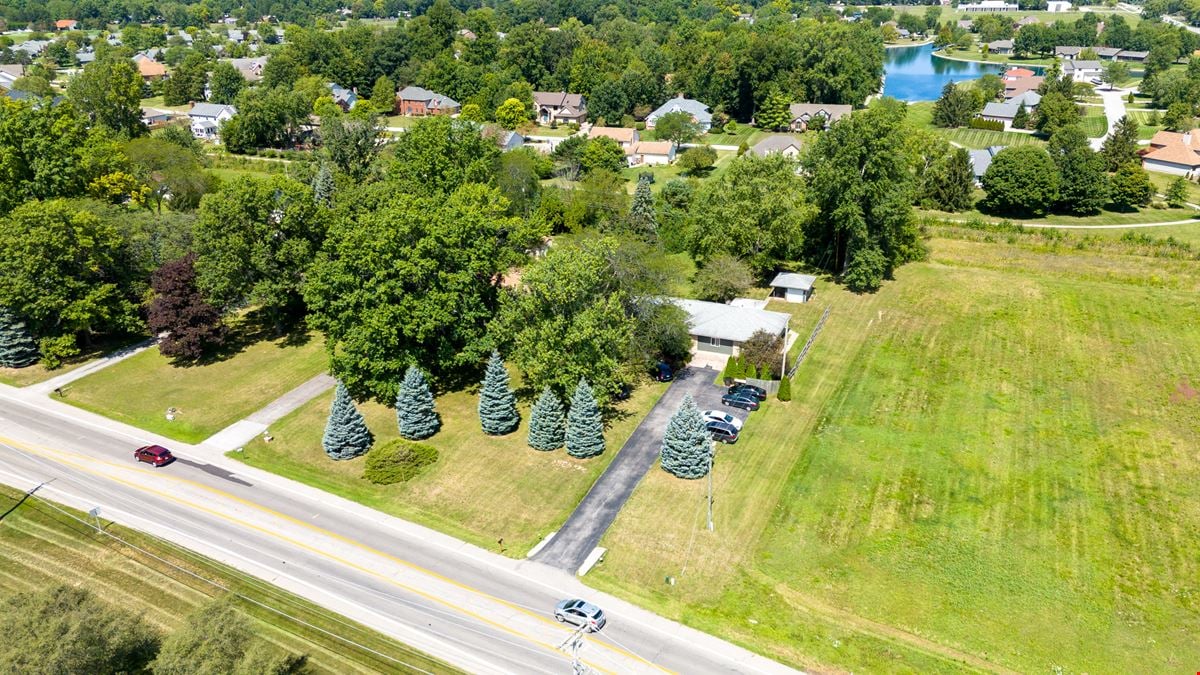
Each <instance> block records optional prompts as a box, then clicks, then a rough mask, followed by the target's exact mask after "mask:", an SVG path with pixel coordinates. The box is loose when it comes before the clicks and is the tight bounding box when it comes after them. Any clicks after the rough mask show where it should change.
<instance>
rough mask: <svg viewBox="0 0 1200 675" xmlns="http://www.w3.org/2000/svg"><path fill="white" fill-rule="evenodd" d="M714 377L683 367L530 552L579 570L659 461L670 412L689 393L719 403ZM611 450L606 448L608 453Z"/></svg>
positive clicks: (704, 405) (703, 404) (706, 404)
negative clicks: (575, 503) (563, 519)
mask: <svg viewBox="0 0 1200 675" xmlns="http://www.w3.org/2000/svg"><path fill="white" fill-rule="evenodd" d="M716 376H717V371H715V370H713V369H712V368H699V369H698V368H688V369H685V370H683V371H680V372H679V373H676V377H675V381H674V382H672V383H671V387H670V388H669V389H667V392H666V393H665V394H663V397H662V398H661V399H659V401H658V403H657V404H656V405H655V406H654V408H652V409H651V410H650V413H649V414H647V415H646V418H645V419H644V420H642V423H641V424H640V425H638V428H637V429H635V430H634V432H633V435H632V436H630V437H629V440H628V441H626V442H625V445H624V447H622V448H620V453H619V454H617V457H616V459H614V460H613V461H612V464H610V465H609V466H608V469H607V470H606V471H605V472H604V475H602V476H600V478H599V479H598V480H597V481H596V483H595V485H593V486H592V489H591V490H590V491H589V492H588V493H587V496H586V497H584V498H583V501H581V502H579V506H577V507H576V508H575V511H574V512H573V513H571V516H570V517H569V518H567V522H566V523H564V524H563V526H562V527H561V528H559V530H558V533H557V534H555V535H554V538H553V539H551V540H550V543H549V544H547V545H546V547H545V548H543V549H542V550H540V551H538V552H537V554H536V555H534V556H533V559H534V560H536V561H538V562H542V563H545V564H547V565H550V566H552V567H557V568H559V569H561V570H564V571H567V572H571V573H574V572H575V571H576V570H578V569H579V567H580V565H582V564H583V562H584V559H586V558H587V556H588V554H589V553H591V552H592V549H594V548H595V547H596V545H597V544H598V543H600V538H601V537H602V536H604V533H605V531H607V530H608V528H609V526H610V525H612V523H613V521H614V520H616V518H617V514H618V513H620V511H621V507H622V506H624V505H625V502H626V501H627V500H628V499H629V496H630V495H632V494H633V490H634V488H636V487H637V484H638V483H639V482H641V480H642V477H643V476H645V475H646V472H647V471H649V470H650V469H651V467H653V466H654V464H655V462H656V461H658V453H659V450H660V449H661V448H662V438H663V431H664V430H665V429H666V428H667V422H669V421H670V419H671V415H673V414H675V411H676V410H678V409H679V403H680V401H682V400H683V397H684V395H685V394H691V395H692V398H694V399H695V400H696V405H697V406H699V407H700V409H701V410H707V409H710V408H719V407H721V406H720V404H721V393H722V392H721V389H720V388H718V387H716V386H714V385H713V380H714V379H715V378H716ZM616 450H617V449H616V448H609V449H608V452H615V451H616Z"/></svg>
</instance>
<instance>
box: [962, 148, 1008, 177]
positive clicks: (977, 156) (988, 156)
mask: <svg viewBox="0 0 1200 675" xmlns="http://www.w3.org/2000/svg"><path fill="white" fill-rule="evenodd" d="M1004 148H1005V146H1003V145H993V146H991V147H987V148H984V149H983V150H968V151H967V156H968V157H970V158H971V171H973V172H974V173H975V184H976V185H979V184H981V183H983V174H984V173H986V172H987V170H988V167H989V166H991V165H992V158H993V157H995V156H996V153H998V152H1000V151H1001V150H1003V149H1004Z"/></svg>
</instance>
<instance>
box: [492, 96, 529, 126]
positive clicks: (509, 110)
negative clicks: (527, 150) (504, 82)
mask: <svg viewBox="0 0 1200 675" xmlns="http://www.w3.org/2000/svg"><path fill="white" fill-rule="evenodd" d="M527 119H528V113H527V112H526V110H525V104H524V103H522V102H520V101H518V100H517V99H515V98H509V99H505V101H504V103H501V104H500V106H499V107H498V108H496V123H497V124H499V125H500V126H502V127H504V128H505V129H516V128H517V127H519V126H521V125H522V124H524V123H525V121H526V120H527Z"/></svg>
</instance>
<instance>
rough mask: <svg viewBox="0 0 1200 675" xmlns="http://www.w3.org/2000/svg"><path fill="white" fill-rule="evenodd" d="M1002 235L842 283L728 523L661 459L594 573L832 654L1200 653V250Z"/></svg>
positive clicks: (747, 469)
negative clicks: (1189, 253) (857, 283)
mask: <svg viewBox="0 0 1200 675" xmlns="http://www.w3.org/2000/svg"><path fill="white" fill-rule="evenodd" d="M1038 237H1039V238H1040V235H1038ZM995 238H996V239H998V240H999V241H998V242H988V241H985V240H983V239H982V238H981V239H980V240H975V241H972V240H967V239H935V240H933V241H932V242H931V255H930V259H929V261H928V262H923V263H915V264H910V265H907V266H905V267H903V268H901V269H900V270H898V271H897V273H896V277H897V278H896V280H895V281H892V282H888V283H887V284H886V285H885V286H884V288H883V289H882V290H881V291H879V292H878V293H876V294H873V295H854V294H850V293H847V292H845V291H842V290H839V289H838V288H837V287H835V286H832V285H831V284H828V283H821V284H819V285H818V288H817V296H816V300H819V301H820V302H828V303H830V304H832V306H833V310H832V313H831V315H830V319H829V320H828V322H827V323H826V326H825V329H824V331H823V332H822V334H821V337H820V338H819V339H818V342H817V346H816V347H815V348H814V350H813V351H812V352H811V353H810V357H809V360H808V361H806V362H805V363H804V365H803V366H802V367H801V368H800V371H799V372H798V373H797V376H796V378H795V382H794V384H795V386H794V387H793V392H794V394H795V400H794V401H793V402H791V403H789V404H783V403H780V402H778V401H774V400H772V401H769V402H767V404H766V405H765V406H764V409H763V410H762V411H760V412H757V413H754V414H752V415H751V419H750V420H749V421H748V423H747V425H746V429H745V431H744V432H743V435H742V439H741V441H740V442H739V443H738V444H737V445H735V446H729V447H722V448H721V449H720V450H718V456H717V460H716V473H715V480H714V490H715V494H716V514H715V517H716V528H715V533H709V532H707V530H706V529H705V527H704V490H705V485H704V484H703V483H704V481H694V482H688V481H680V480H677V479H674V478H671V477H670V476H668V475H667V474H665V473H663V472H661V471H657V470H654V471H651V474H650V475H649V476H648V477H647V478H646V479H645V480H644V481H643V482H642V483H641V484H640V486H639V487H638V489H637V491H636V492H635V494H634V496H633V498H632V499H631V501H630V502H629V504H628V505H627V506H626V507H625V509H624V510H623V511H622V512H621V514H620V516H618V518H617V521H616V523H615V525H614V527H613V528H612V529H611V530H610V531H609V532H608V533H607V534H606V536H605V538H604V540H603V541H602V543H601V545H602V546H605V547H607V548H608V554H607V556H606V559H605V562H604V564H603V565H601V566H600V567H599V568H598V569H597V570H596V571H594V572H592V573H590V574H589V575H588V577H587V580H588V582H589V583H591V584H593V585H596V586H597V587H599V588H602V589H605V590H609V591H612V592H614V593H617V594H619V595H622V596H625V597H628V598H630V599H633V600H636V601H638V602H641V603H643V604H646V605H648V606H650V607H653V608H654V609H656V610H657V611H660V612H662V613H663V614H665V615H666V616H669V617H672V618H677V619H680V620H683V621H685V622H687V623H689V624H692V625H695V626H697V627H700V628H703V629H706V630H710V631H713V632H715V633H716V634H718V635H720V636H722V637H724V638H726V639H731V640H733V641H736V642H738V643H741V644H744V645H747V646H749V647H751V648H753V649H756V650H759V651H762V652H764V653H767V654H769V655H771V656H773V657H775V658H779V659H781V660H784V661H785V662H788V663H790V664H793V665H795V666H798V667H803V668H806V669H811V670H816V671H825V672H828V671H863V672H921V673H926V672H962V671H963V670H988V671H1004V670H1010V671H1018V672H1050V671H1059V670H1061V671H1064V672H1177V671H1183V670H1186V669H1187V668H1189V667H1192V664H1195V663H1197V662H1200V643H1198V642H1197V641H1196V640H1195V635H1196V634H1198V633H1200V611H1198V609H1200V606H1198V605H1197V598H1200V557H1197V556H1196V551H1197V550H1200V530H1197V528H1196V527H1195V523H1196V522H1197V521H1198V520H1200V459H1198V458H1197V456H1196V454H1195V452H1194V450H1195V448H1196V447H1200V395H1197V394H1196V391H1195V389H1194V387H1195V385H1196V383H1197V381H1198V380H1200V356H1197V355H1198V354H1200V325H1197V324H1196V322H1195V321H1193V317H1195V316H1196V315H1197V313H1198V312H1200V296H1197V294H1196V291H1197V290H1198V289H1200V263H1197V262H1195V261H1193V260H1186V259H1163V258H1156V257H1142V256H1139V255H1134V254H1131V253H1130V252H1128V251H1116V252H1109V251H1095V252H1093V251H1081V250H1076V248H1075V247H1074V246H1072V245H1070V242H1069V241H1067V242H1065V243H1062V244H1061V245H1047V244H1044V243H1037V242H1036V241H1035V236H1034V235H1030V236H1028V237H1025V236H1014V237H1013V242H1014V243H1003V242H1004V240H1005V238H1006V236H1005V235H1004V234H997V235H996V236H995ZM1027 239H1028V241H1026V240H1027ZM814 309H817V307H814ZM668 576H671V577H674V579H675V582H676V583H675V585H673V586H671V585H667V584H665V583H664V578H665V577H668Z"/></svg>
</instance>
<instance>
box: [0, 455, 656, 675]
mask: <svg viewBox="0 0 1200 675" xmlns="http://www.w3.org/2000/svg"><path fill="white" fill-rule="evenodd" d="M0 442H3V443H7V444H9V445H12V446H14V447H18V448H23V449H25V450H26V451H28V452H30V453H33V454H35V455H38V456H39V457H43V458H45V459H49V460H51V461H55V462H59V463H61V464H65V465H67V466H71V467H73V468H76V469H78V470H80V471H83V472H85V473H88V474H91V475H93V476H98V477H102V478H106V479H108V480H112V481H114V482H117V483H121V484H122V485H126V486H128V487H132V488H134V489H137V490H142V491H145V492H149V493H151V494H155V495H158V496H160V497H163V498H165V499H168V500H170V501H173V502H176V503H179V504H182V505H185V506H188V507H190V508H194V509H197V510H200V511H202V512H205V513H208V514H210V515H212V516H215V517H217V518H221V519H223V520H228V521H230V522H234V523H237V524H239V525H241V526H243V527H246V528H249V529H252V530H255V531H257V532H261V533H263V534H265V535H267V536H270V537H274V538H276V539H279V540H282V541H285V542H288V543H290V544H292V545H294V546H298V547H300V548H302V549H304V550H306V551H309V552H310V553H314V554H316V555H320V556H323V557H326V558H329V559H331V560H334V561H337V562H339V563H341V564H344V565H347V566H348V567H351V568H354V569H356V570H358V571H360V572H363V573H365V574H368V575H370V576H373V577H376V578H378V579H381V580H383V581H385V582H387V583H389V584H393V585H395V586H398V587H400V588H403V589H405V590H408V591H410V592H412V593H415V594H417V595H419V596H421V597H423V598H426V599H428V600H430V601H433V602H436V603H438V604H441V605H445V606H446V607H449V608H451V609H454V610H456V611H459V612H462V613H464V614H467V615H469V616H471V617H474V618H475V619H477V620H479V621H481V622H483V623H486V624H488V625H491V626H494V627H496V628H498V629H500V630H503V631H505V632H507V633H510V634H512V635H514V636H516V637H519V638H521V639H523V640H527V641H529V642H532V643H534V644H537V645H539V646H541V647H544V648H546V649H549V650H550V651H552V652H554V653H555V654H562V652H561V651H560V650H559V649H558V647H557V646H556V645H551V644H550V643H548V642H543V641H540V640H537V639H535V638H531V637H529V636H526V635H523V634H521V633H519V632H517V631H515V630H513V629H512V628H509V627H508V626H505V625H503V624H501V623H498V622H496V621H492V620H491V619H488V618H486V617H484V616H481V615H479V614H477V613H475V612H473V611H471V610H469V609H467V608H465V607H461V606H458V605H455V604H454V603H451V602H449V601H446V600H443V599H441V598H438V597H436V596H433V595H430V594H428V593H425V592H424V591H421V590H419V589H416V588H412V587H410V586H407V585H406V584H402V583H400V582H398V581H395V580H394V579H391V578H389V577H386V576H384V575H381V574H379V573H377V572H374V571H372V570H370V569H367V568H364V567H361V566H359V565H357V564H356V563H353V562H351V561H349V560H345V559H344V558H341V557H339V556H336V555H333V554H331V553H327V552H325V551H322V550H320V549H317V548H314V547H312V546H309V545H308V544H305V543H303V542H301V541H297V540H295V539H292V538H290V537H286V536H284V535H281V534H278V533H276V532H272V531H270V530H268V529H266V528H263V527H260V526H258V525H254V524H253V523H249V522H247V521H244V520H241V519H239V518H236V517H234V516H230V515H226V514H224V513H220V512H218V511H215V510H212V509H209V508H208V507H205V506H202V505H200V504H195V503H193V502H189V501H186V500H184V499H181V498H179V497H176V496H174V495H171V494H169V493H165V492H161V491H158V490H155V489H153V488H149V487H147V486H145V485H140V484H137V483H132V482H129V481H126V480H123V479H120V478H116V477H114V476H110V475H106V474H102V473H100V472H97V471H94V470H92V469H91V468H89V467H87V466H84V465H80V464H78V463H75V462H70V461H66V460H64V459H62V455H64V454H66V455H70V456H72V457H76V458H79V459H82V460H86V461H88V462H92V463H100V464H104V465H107V466H111V467H115V468H118V469H122V470H125V471H133V472H137V473H143V474H145V475H148V476H155V477H157V478H165V479H167V480H172V481H175V482H178V483H182V484H185V485H190V486H193V487H195V488H198V489H200V490H204V491H206V492H210V493H212V494H215V495H218V496H220V497H222V498H224V499H228V500H231V501H234V502H237V503H239V504H242V505H244V506H246V507H249V508H251V509H254V510H257V511H261V512H262V513H264V514H267V515H268V516H271V517H274V518H279V519H281V520H284V521H286V522H289V523H292V524H294V525H298V526H300V527H303V528H306V529H308V530H311V531H312V532H315V533H317V534H320V535H322V536H326V537H330V538H332V539H335V540H337V541H340V542H342V543H344V544H346V545H348V546H352V547H354V548H358V549H360V550H362V551H365V552H367V553H370V554H372V555H376V556H379V557H382V558H384V559H386V560H388V561H390V562H393V563H396V564H398V565H402V566H404V567H408V568H409V569H411V570H414V571H416V572H419V573H422V574H425V575H427V576H430V577H433V578H435V579H438V580H439V581H442V582H444V583H448V584H450V585H453V586H455V587H457V588H459V589H461V590H463V591H466V592H468V593H471V594H474V595H477V596H480V597H482V598H484V599H486V600H490V601H492V602H495V603H498V604H501V605H504V606H505V607H508V608H510V609H512V610H514V611H517V612H520V613H521V614H524V615H526V616H529V617H532V618H534V619H537V620H538V621H540V622H542V623H545V624H547V625H549V626H551V627H552V628H554V629H555V630H559V631H562V632H563V633H564V634H566V635H569V634H571V633H572V632H573V631H570V630H567V629H566V628H565V627H563V626H561V625H560V624H559V623H557V622H555V621H552V620H550V619H547V618H546V617H544V616H542V615H540V614H538V613H536V612H531V611H529V610H528V609H525V608H524V607H521V606H520V605H516V604H514V603H511V602H509V601H507V600H504V599H502V598H497V597H495V596H493V595H491V594H489V593H485V592H483V591H480V590H478V589H476V588H473V587H471V586H468V585H466V584H464V583H461V582H459V581H456V580H454V579H451V578H449V577H446V576H444V575H442V574H439V573H437V572H434V571H432V570H428V569H425V568H423V567H421V566H420V565H416V564H414V563H411V562H409V561H407V560H404V559H401V558H397V557H396V556H393V555H391V554H389V553H385V552H383V551H379V550H377V549H374V548H372V547H370V546H366V545H364V544H361V543H359V542H357V541H354V540H353V539H350V538H348V537H345V536H343V535H340V534H337V533H336V532H330V531H329V530H326V529H324V528H321V527H317V526H316V525H313V524H311V523H306V522H304V521H303V520H300V519H298V518H294V517H292V516H289V515H287V514H284V513H279V512H278V511H275V510H273V509H269V508H267V507H265V506H262V505H260V504H257V503H255V502H252V501H249V500H247V499H243V498H241V497H238V496H237V495H233V494H229V493H228V492H225V491H224V490H220V489H218V488H214V487H211V486H209V485H205V484H203V483H198V482H196V481H193V480H190V479H187V478H181V477H179V476H172V475H170V474H163V473H159V472H155V471H151V470H148V469H144V468H142V467H140V466H129V465H127V464H118V463H116V462H112V461H109V460H105V459H101V458H97V457H92V456H90V455H83V454H79V453H76V452H71V451H69V450H59V449H54V448H49V447H45V446H35V445H32V444H29V443H25V442H22V441H17V440H15V439H12V438H8V437H5V436H0ZM591 644H593V645H596V646H599V647H602V648H604V649H607V650H609V651H611V652H614V653H616V654H619V655H621V656H624V657H627V658H631V659H634V660H636V661H640V662H642V663H644V664H646V665H648V666H650V667H652V668H655V669H657V670H660V671H662V672H665V673H670V672H672V671H670V670H667V669H665V668H663V667H662V666H659V665H658V664H655V663H652V662H650V661H647V660H646V659H644V658H642V657H640V656H638V655H637V654H633V653H632V652H629V651H626V650H624V649H622V648H620V647H616V646H614V645H611V644H608V643H606V642H600V641H594V642H592V643H591ZM588 665H590V666H591V667H593V668H596V669H597V670H602V671H604V672H611V671H608V670H605V669H603V668H600V667H599V666H596V665H593V664H590V663H589V664H588Z"/></svg>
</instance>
